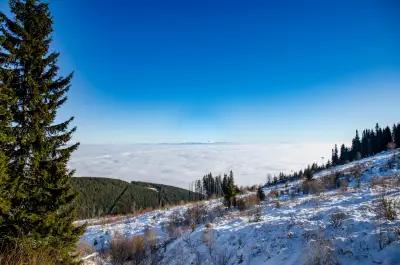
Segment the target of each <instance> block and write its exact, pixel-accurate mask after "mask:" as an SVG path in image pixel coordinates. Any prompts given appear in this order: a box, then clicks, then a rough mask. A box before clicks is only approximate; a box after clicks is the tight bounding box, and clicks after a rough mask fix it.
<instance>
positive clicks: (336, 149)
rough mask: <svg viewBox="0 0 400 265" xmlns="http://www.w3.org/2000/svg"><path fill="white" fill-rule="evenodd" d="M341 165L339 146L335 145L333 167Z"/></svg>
mask: <svg viewBox="0 0 400 265" xmlns="http://www.w3.org/2000/svg"><path fill="white" fill-rule="evenodd" d="M338 163H339V154H338V148H337V145H336V144H335V148H334V149H332V165H334V166H335V165H337V164H338Z"/></svg>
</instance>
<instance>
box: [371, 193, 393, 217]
mask: <svg viewBox="0 0 400 265" xmlns="http://www.w3.org/2000/svg"><path fill="white" fill-rule="evenodd" d="M396 204H397V202H396V201H395V200H394V199H389V198H386V197H385V196H384V195H382V196H381V198H379V200H378V203H377V206H376V213H377V216H378V217H379V218H383V219H386V220H389V221H393V220H395V219H396V218H397V212H396V208H397V205H396Z"/></svg>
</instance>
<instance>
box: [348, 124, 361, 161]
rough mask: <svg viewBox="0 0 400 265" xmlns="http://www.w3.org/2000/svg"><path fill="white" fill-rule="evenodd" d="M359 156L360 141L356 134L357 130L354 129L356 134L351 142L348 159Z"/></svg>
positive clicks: (354, 158)
mask: <svg viewBox="0 0 400 265" xmlns="http://www.w3.org/2000/svg"><path fill="white" fill-rule="evenodd" d="M360 158H361V141H360V136H359V135H358V130H356V136H355V137H354V139H353V141H352V143H351V158H350V160H357V159H360Z"/></svg>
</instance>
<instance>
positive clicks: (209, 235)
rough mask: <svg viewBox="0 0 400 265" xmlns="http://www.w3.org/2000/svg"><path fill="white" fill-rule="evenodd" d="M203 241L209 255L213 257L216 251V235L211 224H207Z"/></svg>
mask: <svg viewBox="0 0 400 265" xmlns="http://www.w3.org/2000/svg"><path fill="white" fill-rule="evenodd" d="M202 241H203V243H204V244H205V245H206V246H207V248H208V251H209V254H210V255H211V254H212V250H213V249H214V233H213V230H212V227H211V225H210V224H207V225H206V227H205V229H204V232H203V235H202Z"/></svg>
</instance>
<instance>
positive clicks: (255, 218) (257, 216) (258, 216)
mask: <svg viewBox="0 0 400 265" xmlns="http://www.w3.org/2000/svg"><path fill="white" fill-rule="evenodd" d="M261 220H262V212H261V208H260V207H257V208H256V210H255V213H254V214H252V216H251V218H250V219H249V222H250V223H257V222H260V221H261Z"/></svg>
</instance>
